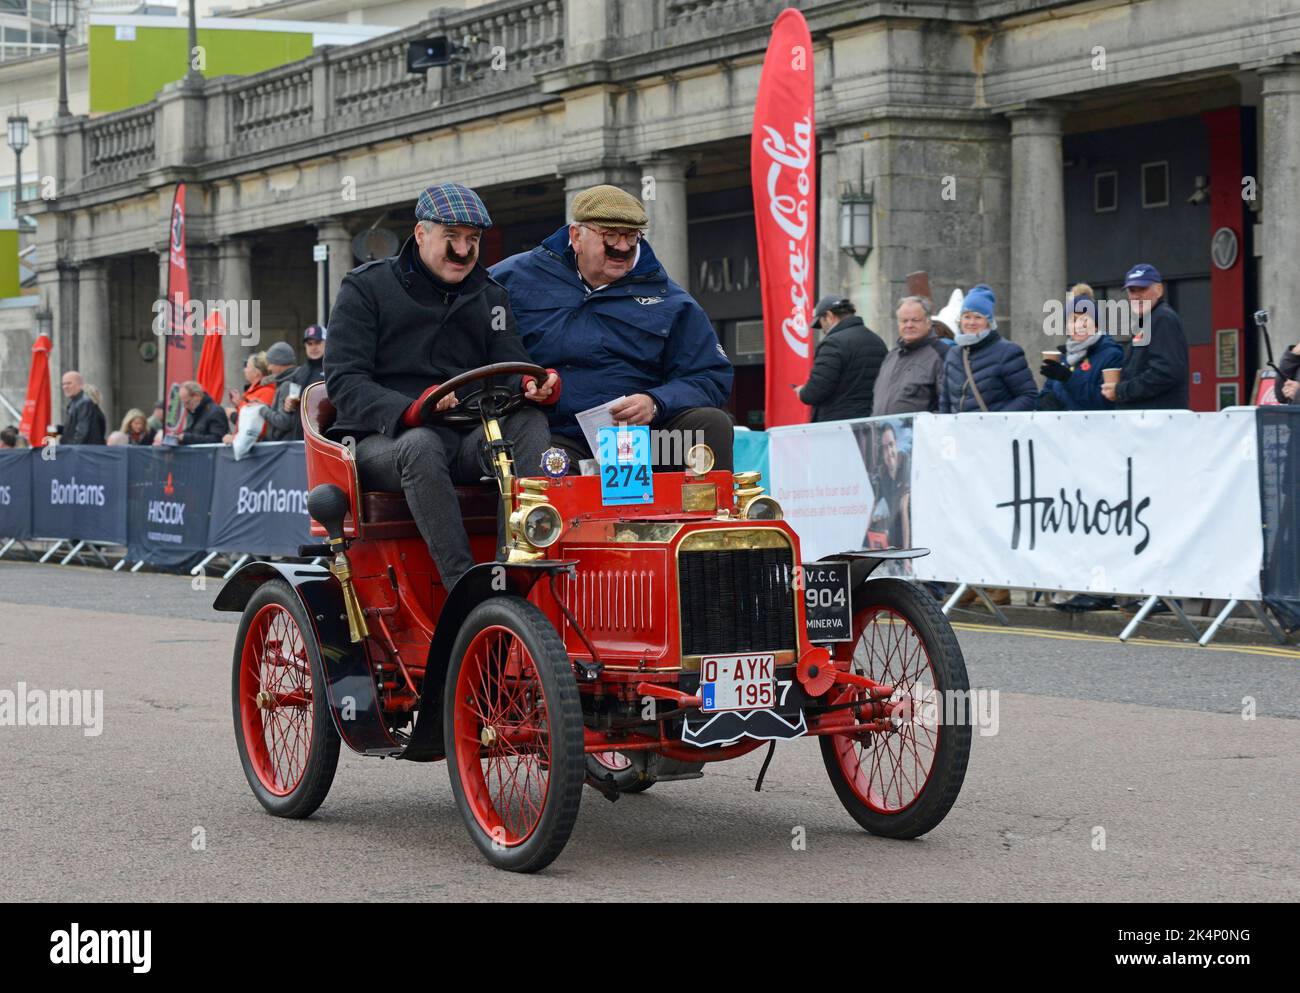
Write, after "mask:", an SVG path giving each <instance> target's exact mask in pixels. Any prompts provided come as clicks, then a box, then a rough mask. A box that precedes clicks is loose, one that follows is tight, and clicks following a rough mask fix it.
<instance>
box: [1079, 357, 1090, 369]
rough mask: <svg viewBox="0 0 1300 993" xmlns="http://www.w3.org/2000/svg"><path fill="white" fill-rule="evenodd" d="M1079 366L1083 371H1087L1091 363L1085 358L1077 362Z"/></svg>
mask: <svg viewBox="0 0 1300 993" xmlns="http://www.w3.org/2000/svg"><path fill="white" fill-rule="evenodd" d="M1079 368H1080V369H1082V370H1083V371H1084V372H1087V371H1088V370H1089V369H1091V368H1092V363H1091V362H1089V361H1088V360H1087V359H1084V360H1083V361H1082V362H1080V363H1079Z"/></svg>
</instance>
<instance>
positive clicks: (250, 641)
mask: <svg viewBox="0 0 1300 993" xmlns="http://www.w3.org/2000/svg"><path fill="white" fill-rule="evenodd" d="M231 703H232V709H233V711H234V717H235V744H236V746H237V747H238V749H239V761H240V764H242V765H243V767H244V775H245V776H246V777H247V778H248V785H249V786H251V787H252V788H253V795H254V796H256V797H257V799H258V800H259V801H260V802H261V804H262V806H263V807H265V808H266V809H267V810H268V811H270V812H271V813H272V814H275V815H276V816H277V817H307V816H308V815H309V814H311V813H312V812H313V811H315V810H316V808H317V807H319V806H320V805H321V802H322V801H323V800H324V799H325V794H327V793H328V792H329V789H330V784H331V783H332V782H333V781H334V770H335V768H336V767H337V766H338V761H339V734H338V731H337V729H335V727H334V718H333V717H332V716H331V715H330V711H329V701H328V700H327V699H326V693H325V674H324V670H323V668H322V665H321V655H320V648H319V646H318V645H317V644H316V638H315V634H314V632H313V628H312V626H311V622H310V620H309V619H308V617H307V614H306V611H305V610H303V606H302V603H301V602H300V601H299V599H298V597H297V595H296V594H295V593H294V592H293V590H291V589H290V588H289V585H288V584H287V583H284V582H281V581H280V580H271V581H269V582H266V583H263V584H262V585H261V586H259V587H258V588H257V590H256V591H255V592H254V593H253V595H252V597H251V598H250V599H249V601H248V604H247V606H245V607H244V616H243V619H242V620H241V621H240V622H239V634H238V636H237V637H236V639H235V659H234V674H233V678H232V680H231Z"/></svg>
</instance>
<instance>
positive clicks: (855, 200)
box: [840, 190, 876, 265]
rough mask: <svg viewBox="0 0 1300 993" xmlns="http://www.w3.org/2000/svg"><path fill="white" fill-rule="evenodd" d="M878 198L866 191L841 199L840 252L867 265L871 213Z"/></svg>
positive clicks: (859, 263)
mask: <svg viewBox="0 0 1300 993" xmlns="http://www.w3.org/2000/svg"><path fill="white" fill-rule="evenodd" d="M875 203H876V198H875V197H873V196H872V195H871V194H870V193H867V192H866V191H865V190H864V191H860V192H849V193H845V194H844V195H843V196H841V197H840V251H842V252H843V253H844V254H845V255H848V256H851V257H852V258H853V260H854V261H855V262H857V264H858V265H865V264H866V261H867V256H869V255H870V254H871V248H872V231H871V211H872V208H873V207H874V206H875Z"/></svg>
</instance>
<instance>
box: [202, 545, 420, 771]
mask: <svg viewBox="0 0 1300 993" xmlns="http://www.w3.org/2000/svg"><path fill="white" fill-rule="evenodd" d="M273 579H281V580H283V581H285V582H286V583H288V584H289V587H290V588H291V589H292V590H293V592H294V594H295V595H296V596H297V597H298V600H299V601H300V602H301V603H302V606H303V610H305V611H306V613H307V617H308V618H309V619H310V620H311V626H312V630H311V632H304V634H311V635H314V636H315V638H316V644H317V646H319V648H320V656H321V663H322V665H323V667H324V669H325V687H326V692H327V693H328V694H329V701H330V713H331V714H333V715H334V726H335V727H336V728H338V732H339V736H340V737H341V738H342V739H343V740H344V741H345V742H347V744H348V747H349V748H351V749H353V750H354V751H357V752H362V753H368V754H372V755H392V754H396V753H397V752H400V751H401V746H400V745H399V744H397V743H396V742H395V741H393V739H392V736H391V735H390V734H389V733H388V728H387V726H386V725H385V722H384V717H383V711H382V709H381V707H380V701H379V692H378V690H377V688H376V687H375V679H374V674H373V672H372V671H371V669H370V661H369V659H367V657H366V650H365V644H364V642H362V643H354V642H353V641H352V638H351V634H350V632H349V630H348V620H347V609H346V607H345V606H344V603H343V587H342V586H341V585H340V584H339V581H338V580H337V579H336V578H335V577H334V575H333V574H332V573H331V572H330V571H329V569H327V568H325V567H324V566H318V565H298V564H294V563H285V562H249V563H248V564H247V565H245V566H243V567H242V568H241V569H240V570H239V571H238V572H236V573H235V574H234V575H233V576H231V577H230V579H229V580H228V581H227V582H226V585H225V586H223V587H222V588H221V592H219V593H218V594H217V598H216V600H214V601H213V604H212V606H213V608H214V609H216V610H243V609H244V607H245V606H247V604H248V601H249V600H250V599H251V598H252V596H253V593H254V592H255V591H256V590H257V588H258V587H259V586H261V585H262V584H263V583H266V582H269V581H271V580H273Z"/></svg>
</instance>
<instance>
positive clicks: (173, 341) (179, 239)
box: [163, 183, 221, 435]
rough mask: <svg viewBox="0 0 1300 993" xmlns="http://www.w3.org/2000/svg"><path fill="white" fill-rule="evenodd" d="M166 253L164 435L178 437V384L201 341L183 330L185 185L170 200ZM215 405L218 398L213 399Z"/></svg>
mask: <svg viewBox="0 0 1300 993" xmlns="http://www.w3.org/2000/svg"><path fill="white" fill-rule="evenodd" d="M168 241H169V244H170V250H169V252H168V255H169V259H168V264H167V299H166V307H165V312H166V314H167V333H166V335H165V336H164V337H163V390H164V391H165V392H164V396H165V397H166V402H167V433H168V434H173V435H174V434H179V433H180V432H181V429H182V428H183V427H184V423H185V417H184V415H185V408H184V407H182V406H181V401H180V396H179V395H178V391H179V390H180V385H181V383H183V382H185V381H186V380H191V379H193V378H194V373H195V369H196V368H197V365H198V363H197V362H196V359H195V354H194V352H195V346H196V345H197V344H198V343H199V342H201V341H202V340H203V339H202V338H200V337H197V336H195V334H194V331H195V330H197V329H195V328H190V329H188V331H187V329H186V327H185V318H186V314H185V305H186V303H188V302H189V298H190V273H189V267H188V265H187V263H186V260H185V184H184V183H180V184H179V185H178V186H177V187H176V196H175V197H173V198H172V213H171V221H170V235H169V238H168ZM213 399H214V400H216V401H217V403H220V402H221V397H219V396H218V397H213Z"/></svg>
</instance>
